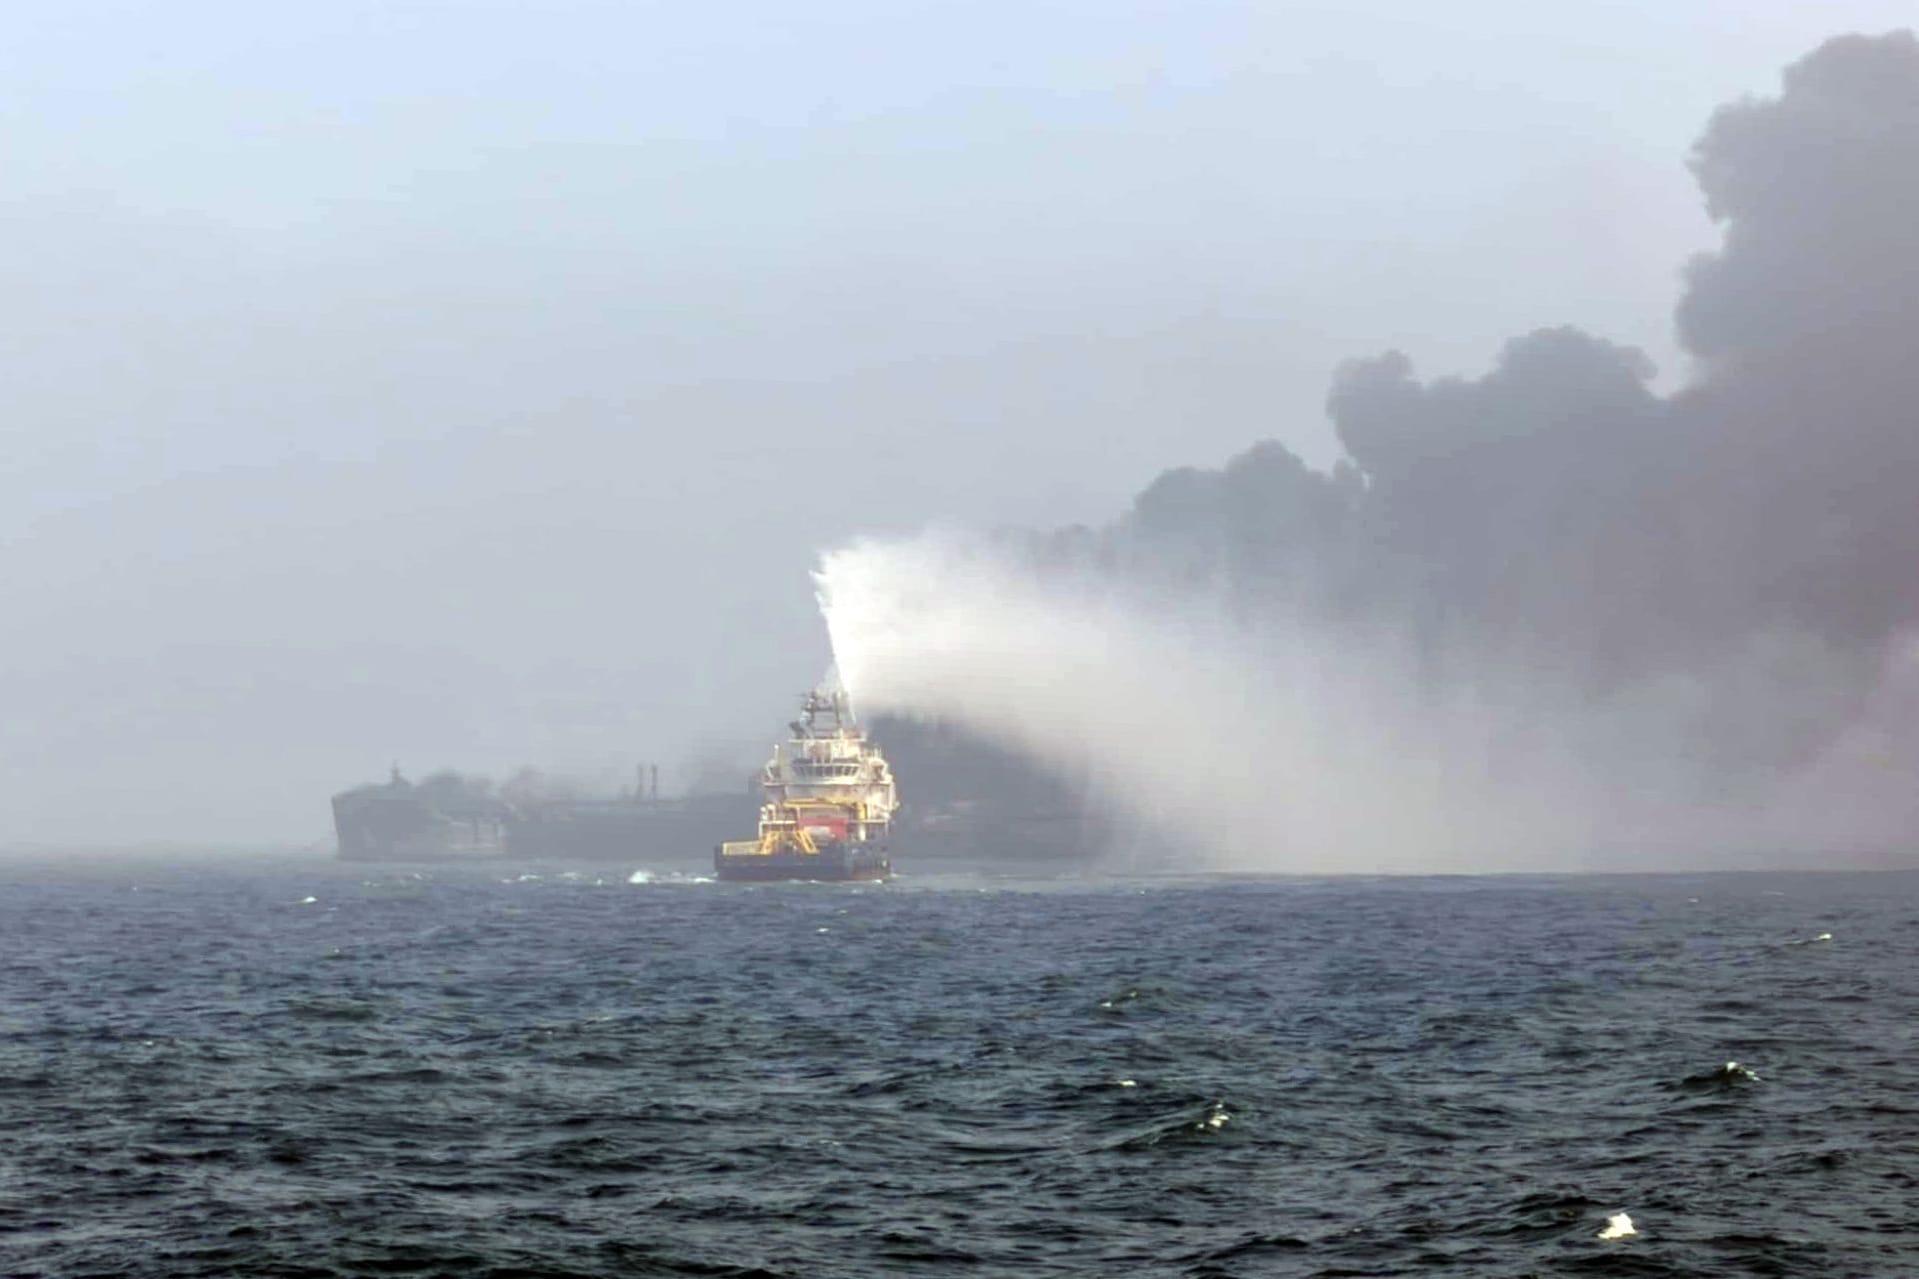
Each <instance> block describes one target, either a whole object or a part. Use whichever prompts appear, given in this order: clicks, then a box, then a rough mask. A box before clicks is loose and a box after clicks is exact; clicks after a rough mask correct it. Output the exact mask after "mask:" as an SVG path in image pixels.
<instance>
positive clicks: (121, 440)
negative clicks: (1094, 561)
mask: <svg viewBox="0 0 1919 1279" xmlns="http://www.w3.org/2000/svg"><path fill="white" fill-rule="evenodd" d="M1911 17H1912V8H1911V6H1910V4H1909V3H1889V2H1879V3H1869V2H1865V0H1858V2H1852V3H1848V2H1844V0H1834V2H1831V3H1824V4H1820V5H1807V4H1803V3H1788V2H1787V0H1747V2H1745V3H1740V4H1736V5H1734V4H1705V3H1674V4H1652V3H1645V4H1641V5H1619V4H1604V5H1601V4H1591V3H1585V4H1576V5H1554V6H1540V5H1534V4H1520V3H1492V2H1490V0H1478V2H1470V3H1453V4H1449V5H1427V4H1413V3H1396V4H1387V3H1383V2H1381V0H1358V2H1353V0H1345V2H1342V3H1338V4H1330V3H1329V4H1323V5H1322V4H1299V5H1275V4H1255V3H1247V2H1241V3H1231V4H1228V3H1213V2H1209V0H1178V2H1177V3H1122V2H1118V0H1099V2H1098V3H1095V2H1094V0H1077V2H1074V3H1040V2H1035V0H1026V2H1024V3H1019V4H1006V3H997V2H992V3H987V2H981V0H972V2H970V3H965V4H957V3H956V4H928V3H912V2H910V0H889V2H887V3H880V2H878V0H872V2H870V3H855V2H853V0H817V2H816V3H813V4H809V5H788V4H772V3H766V4H759V5H747V4H740V3H710V4H706V5H699V6H694V5H685V4H674V5H664V4H646V3H638V2H635V0H622V2H615V0H606V2H604V3H578V2H575V3H566V2H564V0H541V2H540V3H537V4H535V3H533V2H532V0H522V2H520V3H482V2H480V0H469V2H466V3H445V4H426V3H404V2H400V0H381V2H380V3H351V2H348V0H333V2H332V3H328V4H324V5H322V4H310V5H301V6H288V5H260V4H257V3H239V2H237V0H236V2H234V3H190V2H181V3H175V4H170V5H167V6H156V5H152V4H146V3H139V4H135V3H122V4H101V3H86V2H85V0H67V2H64V3H61V4H57V5H56V4H51V3H48V4H38V5H20V6H16V7H15V9H14V10H13V11H12V12H10V14H9V20H8V24H7V27H8V30H7V38H6V40H5V41H4V42H0V75H4V80H5V83H6V84H8V86H9V87H10V90H11V92H10V94H9V95H8V98H7V100H6V105H5V107H4V108H0V110H3V111H4V128H5V137H6V151H5V154H6V162H5V164H4V166H0V184H4V191H5V199H4V204H0V226H3V227H4V232H5V234H4V235H0V276H3V277H4V288H3V289H0V318H3V319H4V322H5V325H6V333H7V340H6V341H5V343H4V344H0V371H3V373H4V379H5V382H4V384H5V386H6V387H7V388H8V390H9V392H10V394H9V404H8V412H7V413H6V415H5V417H4V419H3V421H4V426H0V431H4V438H5V449H6V456H7V459H8V465H7V466H6V467H5V468H4V470H3V471H0V501H3V502H4V504H5V505H4V510H5V512H6V518H5V520H4V523H3V524H0V528H4V530H5V532H4V537H3V538H0V585H3V586H4V589H5V603H4V605H3V606H0V607H3V608H4V613H0V616H4V617H5V619H6V624H5V627H4V631H3V632H0V635H3V637H4V665H3V666H0V705H4V707H5V713H4V716H0V767H3V768H4V775H5V777H6V782H5V784H4V785H0V844H10V843H26V842H41V843H59V842H92V841H134V840H141V841H144V840H182V841H190V840H198V839H205V840H217V841H247V840H263V841H264V840H272V841H286V840H319V839H322V838H324V837H325V835H326V832H327V823H328V818H327V812H326V796H327V794H328V793H329V792H331V791H332V790H335V789H339V788H341V787H343V786H345V785H348V784H351V783H353V782H355V781H358V780H362V779H365V778H368V777H372V776H376V775H378V774H379V773H380V772H382V771H383V770H384V768H385V766H386V764H387V763H388V762H389V761H391V760H394V759H398V760H400V761H402V762H403V763H405V764H406V765H407V766H409V767H410V768H411V769H413V770H414V771H416V772H424V771H426V770H427V769H430V768H432V767H435V766H439V765H456V766H464V767H471V768H476V769H481V770H490V771H493V772H496V773H498V772H503V771H505V770H507V769H510V768H511V767H513V766H515V765H517V764H520V763H526V762H531V763H536V764H541V765H545V766H549V767H556V768H562V769H570V770H574V771H578V772H583V773H594V772H600V771H605V772H608V773H612V772H624V771H625V770H626V769H627V768H628V767H629V766H630V764H631V763H632V762H633V761H635V760H639V759H643V758H658V759H661V760H663V761H665V762H666V763H667V764H668V767H669V775H671V771H672V768H673V766H674V765H675V763H676V762H677V761H683V760H685V759H687V758H689V757H690V756H692V755H693V754H695V753H697V752H699V751H701V750H703V749H705V748H707V747H709V746H711V745H713V744H721V743H732V742H741V741H745V742H751V743H757V742H758V741H759V740H761V739H764V738H767V737H769V736H770V735H771V734H772V733H773V732H774V731H776V729H777V726H778V725H779V724H780V723H781V722H783V720H784V718H785V716H786V714H787V712H788V706H787V700H786V699H787V698H788V697H789V696H790V694H792V693H793V692H795V691H797V690H798V689H800V688H802V687H804V686H805V685H806V684H807V683H808V682H810V681H811V680H812V679H814V678H815V677H817V675H818V674H819V672H820V670H821V669H822V667H823V665H824V663H825V660H826V647H825V639H824V634H823V631H822V628H821V627H820V626H819V624H818V621H817V618H816V616H815V614H814V610H813V606H812V601H811V587H810V584H809V582H808V580H807V576H806V573H807V569H808V567H809V565H810V563H811V562H812V560H813V558H814V556H815V554H816V552H817V551H818V550H819V549H821V548H822V547H825V546H828V545H831V544H833V543H835V542H837V541H839V540H841V539H843V538H845V537H846V536H848V535H849V534H851V533H854V532H856V531H860V530H867V529H897V528H903V527H910V526H913V525H916V524H919V523H921V522H923V521H926V520H951V521H960V522H968V523H995V522H1008V521H1017V522H1030V523H1042V524H1053V523H1062V522H1070V521H1080V520H1085V521H1095V520H1102V519H1105V518H1107V517H1109V516H1111V515H1112V514H1114V513H1116V512H1117V511H1118V510H1119V509H1121V508H1122V507H1123V506H1124V504H1125V503H1126V502H1127V500H1128V499H1129V497H1130V495H1131V494H1132V493H1133V492H1135V491H1136V490H1138V489H1139V488H1140V487H1141V486H1143V485H1144V484H1145V483H1146V482H1147V481H1149V480H1150V479H1151V478H1152V477H1153V476H1154V475H1155V474H1156V473H1157V472H1158V471H1159V470H1161V469H1163V468H1165V467H1168V466H1173V465H1179V464H1184V463H1215V462H1217V461H1218V460H1220V459H1221V458H1222V457H1224V456H1226V455H1228V454H1230V453H1232V452H1235V451H1237V450H1239V449H1241V448H1243V447H1244V446H1245V445H1246V444H1247V443H1249V442H1250V441H1252V440H1254V439H1256V438H1259V437H1262V436H1272V437H1276V438H1279V439H1281V440H1284V441H1286V442H1287V443H1288V444H1290V445H1292V446H1293V447H1295V448H1297V449H1299V450H1300V451H1302V452H1303V453H1304V454H1305V455H1306V456H1308V457H1309V458H1311V459H1313V460H1315V461H1324V460H1326V459H1328V458H1330V457H1331V456H1333V455H1334V445H1333V443H1332V436H1331V432H1330V431H1329V429H1328V428H1327V426H1326V423H1325V420H1324V415H1323V412H1322V407H1321V406H1322V404H1323V402H1324V399H1325V395H1326V391H1327V386H1328V376H1329V374H1330V372H1331V370H1332V368H1333V367H1334V366H1335V365H1336V364H1337V363H1339V362H1340V361H1341V360H1344V359H1347V358H1349V357H1353V356H1361V355H1368V354H1371V353H1374V352H1377V351H1379V350H1382V349H1384V348H1387V347H1398V348H1400V349H1403V350H1404V351H1406V352H1407V353H1408V354H1409V355H1411V356H1412V357H1413V358H1414V359H1415V360H1416V361H1417V362H1418V364H1419V367H1420V370H1421V372H1422V373H1425V374H1432V373H1439V372H1446V371H1453V370H1458V371H1474V370H1478V369H1480V368H1482V367H1483V366H1484V365H1485V364H1486V362H1487V361H1488V360H1489V359H1490V357H1491V356H1492V354H1493V352H1494V351H1495V350H1496V349H1497V347H1498V346H1499V345H1500V344H1501V343H1502V342H1503V341H1504V340H1505V339H1506V338H1507V337H1508V336H1510V335H1511V334H1513V333H1518V332H1524V331H1526V330H1528V329H1530V328H1533V327H1536V326H1538V325H1542V324H1554V323H1561V322H1571V323H1577V324H1580V325H1583V326H1585V327H1587V328H1590V329H1592V330H1594V331H1596V332H1599V333H1601V334H1604V335H1606V336H1608V337H1611V338H1614V339H1617V340H1620V341H1624V342H1630V343H1634V344H1637V345H1640V346H1642V347H1644V348H1646V349H1647V350H1648V351H1649V352H1650V353H1651V354H1652V355H1653V357H1654V358H1655V360H1657V361H1658V362H1660V363H1661V364H1662V366H1665V367H1666V368H1667V372H1668V381H1670V380H1671V377H1672V376H1673V375H1674V374H1676V373H1677V372H1679V370H1677V369H1676V368H1675V367H1674V364H1675V360H1676V357H1675V356H1674V355H1673V342H1672V338H1671V334H1670V319H1669V317H1670V314H1671V308H1672V302H1673V298H1674V296H1675V294H1676V292H1677V269H1678V266H1679V264H1680V262H1681V261H1682V260H1683V259H1684V257H1685V256H1686V254H1688V253H1689V252H1692V251H1694V250H1697V249H1701V248H1704V247H1707V246H1709V245H1710V244H1711V243H1712V242H1713V235H1712V230H1711V228H1710V226H1709V225H1708V223H1707V222H1706V220H1705V218H1704V216H1703V214H1702V213H1701V211H1700V210H1699V207H1698V198H1697V194H1696V188H1695V186H1694V183H1693V182H1692V179H1691V178H1690V177H1689V175H1688V174H1687V173H1686V170H1685V167H1684V158H1685V154H1686V151H1687V148H1688V147H1689V146H1690V144H1691V142H1692V141H1693V139H1694V138H1695V137H1696V136H1697V135H1698V133H1699V131H1700V129H1701V127H1702V126H1703V124H1704V121H1705V118H1706V116H1707V114H1708V113H1709V112H1710V110H1711V109H1712V108H1713V107H1714V106H1715V105H1717V104H1719V103H1721V102H1723V101H1725V100H1728V99H1730V98H1735V97H1738V96H1740V95H1741V94H1746V93H1770V92H1773V91H1774V90H1775V88H1776V85H1777V74H1778V70H1779V68H1780V67H1781V66H1782V65H1783V64H1785V63H1786V62H1788V61H1791V60H1792V59H1794V58H1796V57H1798V56H1800V55H1801V54H1803V53H1805V52H1806V51H1808V50H1809V49H1810V48H1811V47H1812V46H1814V45H1815V44H1817V43H1818V42H1819V41H1820V40H1821V39H1823V38H1824V37H1826V36H1828V35H1830V34H1833V33H1835V32H1838V31H1843V30H1866V31H1875V32H1876V31H1880V30H1883V29H1885V28H1887V27H1890V26H1894V25H1899V24H1901V23H1906V22H1910V21H1911Z"/></svg>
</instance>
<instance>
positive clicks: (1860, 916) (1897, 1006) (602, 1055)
mask: <svg viewBox="0 0 1919 1279" xmlns="http://www.w3.org/2000/svg"><path fill="white" fill-rule="evenodd" d="M909 869H910V867H909ZM629 870H631V868H619V869H617V870H615V869H609V868H604V867H602V868H597V869H586V870H583V871H575V872H570V873H567V872H562V871H561V870H558V869H555V868H551V867H547V868H528V867H519V866H513V867H510V868H504V869H502V868H499V867H495V868H489V869H485V870H482V869H479V868H471V867H468V868H433V869H428V868H420V869H418V870H417V871H416V870H411V869H404V868H391V867H382V868H367V867H349V866H342V865H337V864H331V863H325V862H318V861H316V862H312V863H307V864H298V863H270V864H267V863H262V864H253V863H244V862H229V863H225V864H205V865H183V866H162V865H159V864H156V863H151V862H149V863H143V864H129V865H111V864H104V863H84V864H79V865H77V866H68V867H65V868H60V867H47V866H38V867H36V866H27V865H19V864H14V865H0V1273H4V1274H8V1275H168V1276H201V1275H235V1276H237V1275H288V1276H314V1277H316V1279H318V1277H322V1276H344V1275H366V1276H391V1275H411V1274H422V1275H431V1274H446V1275H462V1276H495V1277H504V1276H509V1275H511V1276H536V1275H552V1276H561V1275H580V1276H585V1275H635V1276H653V1275H707V1276H725V1275H740V1276H866V1275H902V1274H911V1275H920V1274H927V1275H931V1274H947V1273H951V1274H968V1275H976V1276H985V1275H1009V1276H1011V1275H1020V1276H1025V1275H1042V1274H1062V1275H1065V1274H1075V1275H1076V1274H1087V1275H1101V1276H1116V1275H1124V1276H1132V1275H1183V1276H1230V1275H1248V1276H1250V1275H1302V1276H1306V1275H1323V1276H1332V1275H1427V1276H1431V1275H1502V1276H1506V1275H1561V1274H1564V1275H1688V1276H1701V1275H1705V1276H1710V1275H1902V1274H1915V1273H1919V875H1913V874H1903V873H1902V874H1876V875H1869V874H1857V875H1841V874H1831V875H1710V876H1688V877H1678V876H1674V877H1646V878H1609V877H1594V878H1565V879H1553V878H1488V879H1432V880H1410V879H1386V880H1362V879H1350V880H1284V879H1272V880H1199V879H1194V880H1170V879H1156V880H1137V881H1134V880H1123V879H1104V880H1095V879H1059V880H1038V879H1034V880H1026V879H1021V878H1018V877H1016V876H993V875H980V876H966V875H920V876H909V877H908V878H907V879H905V880H903V881H902V882H899V883H895V884H892V885H887V886H867V887H857V886H836V885H809V884H793V885H769V886H759V887H741V886H730V885H719V884H712V883H701V882H689V881H688V880H686V879H685V878H683V877H675V876H670V875H663V874H662V875H655V876H652V877H651V878H650V880H649V879H648V877H647V876H645V875H641V876H638V878H639V879H640V880H642V881H643V882H628V871H629ZM1828 935H1829V936H1828ZM1732 1062H1736V1063H1738V1065H1737V1066H1736V1067H1733V1066H1729V1065H1728V1063H1732ZM1622 1211H1623V1212H1625V1213H1626V1214H1628V1215H1629V1217H1630V1219H1631V1222H1632V1224H1633V1226H1634V1228H1635V1231H1636V1233H1633V1234H1630V1235H1625V1236H1623V1237H1619V1238H1614V1239H1601V1238H1599V1237H1598V1236H1599V1234H1600V1232H1601V1231H1602V1230H1603V1229H1604V1228H1605V1227H1606V1224H1607V1220H1608V1218H1609V1217H1611V1216H1613V1215H1614V1214H1616V1213H1619V1212H1622Z"/></svg>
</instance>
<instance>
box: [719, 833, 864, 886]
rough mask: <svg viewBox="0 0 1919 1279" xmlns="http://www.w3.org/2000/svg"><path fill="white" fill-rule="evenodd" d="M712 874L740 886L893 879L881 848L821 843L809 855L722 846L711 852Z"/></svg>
mask: <svg viewBox="0 0 1919 1279" xmlns="http://www.w3.org/2000/svg"><path fill="white" fill-rule="evenodd" d="M748 850H750V851H748ZM713 873H714V874H715V875H717V876H718V877H719V878H720V879H722V880H724V881H726V882H728V883H743V884H764V883H771V882H774V881H778V880H795V879H798V880H817V881H821V882H825V883H851V882H873V881H877V880H883V879H891V878H892V877H893V861H892V859H891V858H890V857H888V856H887V854H886V850H885V849H884V848H874V847H871V846H867V845H859V844H837V843H836V844H821V845H819V851H818V852H813V853H809V852H805V851H803V850H801V849H798V848H792V847H782V848H778V849H775V850H774V851H772V852H761V851H760V847H759V845H757V844H750V843H749V844H746V845H744V847H742V846H740V845H734V846H733V847H730V848H729V847H728V846H727V845H724V844H722V845H721V846H720V847H718V848H716V849H714V850H713Z"/></svg>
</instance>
